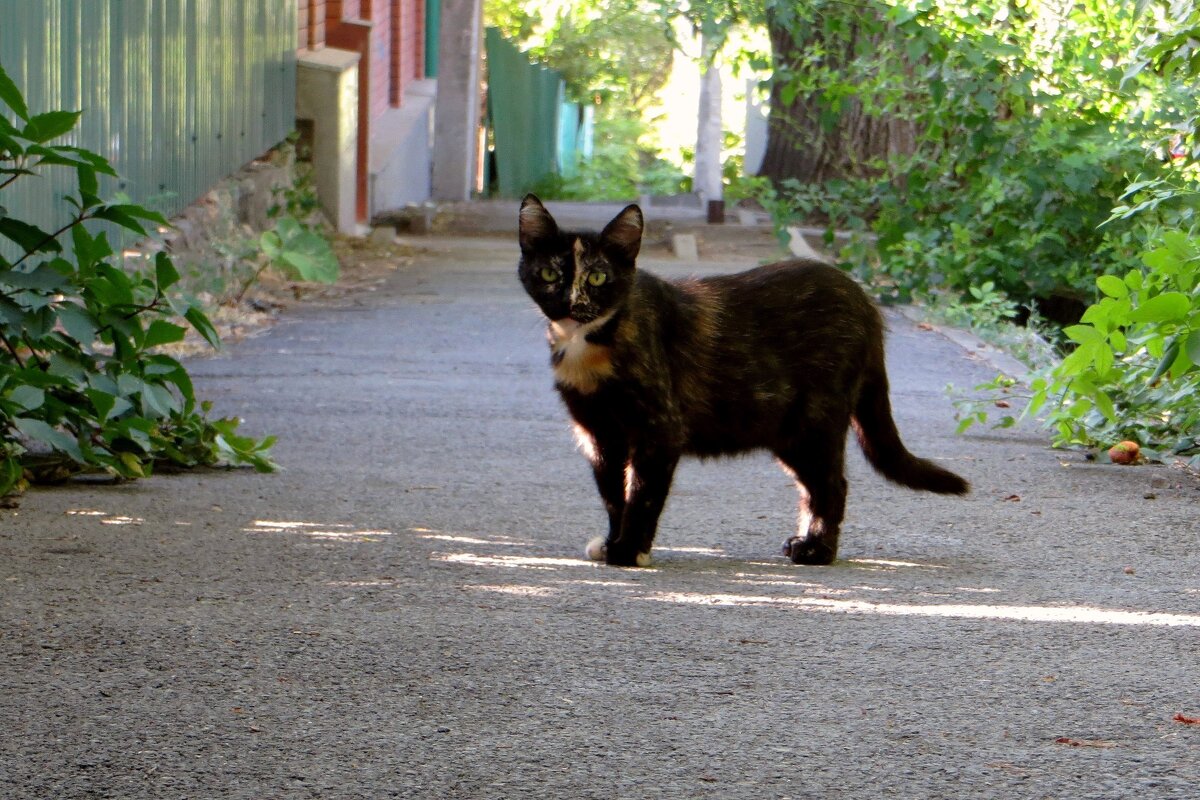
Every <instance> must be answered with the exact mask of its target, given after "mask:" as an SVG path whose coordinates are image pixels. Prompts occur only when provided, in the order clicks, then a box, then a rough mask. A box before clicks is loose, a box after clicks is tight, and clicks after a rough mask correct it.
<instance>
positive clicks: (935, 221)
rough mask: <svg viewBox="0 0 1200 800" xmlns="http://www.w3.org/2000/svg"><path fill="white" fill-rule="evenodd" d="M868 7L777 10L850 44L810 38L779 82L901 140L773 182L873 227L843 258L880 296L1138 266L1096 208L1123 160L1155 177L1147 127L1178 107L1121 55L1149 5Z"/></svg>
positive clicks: (1076, 289) (1042, 291)
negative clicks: (902, 135)
mask: <svg viewBox="0 0 1200 800" xmlns="http://www.w3.org/2000/svg"><path fill="white" fill-rule="evenodd" d="M773 5H775V6H777V7H778V6H780V5H781V4H779V3H774V4H773ZM875 5H877V6H878V13H874V14H866V15H859V14H858V13H857V12H856V11H855V9H854V7H853V4H842V3H838V2H836V1H835V0H825V1H824V2H821V1H818V2H815V3H813V4H809V5H808V6H805V7H804V8H803V9H800V8H799V7H797V9H793V10H791V11H789V13H791V14H792V15H793V16H792V17H791V19H792V21H791V23H790V24H791V25H792V28H793V30H794V31H795V32H796V34H797V35H798V36H802V37H808V38H807V39H804V38H802V39H800V41H805V42H806V43H808V42H809V41H815V42H819V43H821V44H822V45H824V47H825V50H826V51H828V52H829V53H834V52H840V50H839V48H840V49H844V50H845V51H846V52H847V53H849V54H850V55H849V56H848V58H847V59H838V58H825V57H823V54H822V52H811V53H806V54H805V58H804V59H802V60H800V61H799V62H798V66H797V67H796V68H795V69H794V70H792V71H790V72H789V73H788V74H786V75H784V76H782V78H783V79H785V80H787V81H788V86H787V88H788V89H789V91H790V93H789V94H787V95H786V96H791V97H795V96H796V95H802V96H805V97H811V98H813V100H812V102H813V103H815V104H816V105H817V106H818V108H819V112H820V120H821V122H822V124H823V125H825V126H827V127H830V128H833V127H834V126H835V125H836V121H837V120H838V119H839V118H840V116H841V115H842V114H843V113H845V109H846V108H848V107H849V104H850V102H851V101H853V102H854V103H855V104H857V105H856V107H859V108H861V109H862V110H863V114H864V115H865V116H866V117H869V118H873V119H878V118H886V119H890V120H894V121H895V122H896V124H897V126H898V128H900V129H902V130H907V131H911V135H912V139H913V141H912V142H911V144H910V145H907V146H898V147H897V148H895V149H893V150H889V152H888V153H887V154H886V156H878V157H872V156H871V155H869V154H867V155H864V156H863V158H862V159H861V160H860V161H858V162H857V163H855V164H853V165H852V168H851V169H850V170H849V171H848V172H847V173H846V174H845V175H843V176H842V177H840V178H838V179H837V180H833V181H827V182H823V183H819V184H815V185H811V184H799V183H795V182H793V183H787V182H781V183H780V184H779V185H777V186H776V190H777V191H778V192H779V193H780V194H781V195H783V199H784V200H785V201H786V205H785V206H783V210H784V211H785V212H788V211H790V213H792V214H795V215H808V216H810V218H811V217H818V218H821V219H823V220H826V221H827V222H828V223H829V224H830V225H831V226H837V227H841V228H849V229H852V230H853V229H858V230H862V231H869V232H870V233H871V234H872V236H871V237H869V238H868V237H860V238H859V239H857V240H856V241H857V244H856V246H854V247H852V248H851V249H850V250H848V251H847V252H846V253H844V259H845V261H846V262H847V263H848V264H852V265H854V267H855V268H856V269H858V270H859V271H860V272H862V273H863V276H864V277H868V278H872V279H875V280H877V281H878V282H880V283H881V292H882V294H883V295H884V297H885V299H889V298H890V299H896V300H907V299H909V298H910V297H911V296H912V295H913V294H914V293H915V292H921V291H927V290H929V289H931V288H938V287H949V288H952V289H955V290H957V291H959V292H963V293H965V292H967V291H968V290H969V289H970V287H972V286H979V285H982V284H983V283H985V282H989V281H990V282H992V283H993V284H994V285H995V287H996V289H998V290H999V291H1001V292H1003V293H1005V294H1006V295H1007V296H1008V297H1010V298H1011V299H1013V300H1014V301H1017V302H1020V303H1025V302H1028V301H1029V300H1030V299H1032V298H1034V297H1044V296H1047V295H1049V294H1052V293H1055V292H1062V291H1066V292H1068V293H1074V294H1076V295H1079V296H1080V297H1081V298H1083V299H1086V298H1087V297H1088V296H1090V294H1091V292H1092V291H1093V287H1094V280H1095V278H1096V277H1097V276H1098V275H1101V274H1104V272H1106V271H1107V270H1109V269H1112V268H1116V269H1118V270H1119V271H1121V272H1124V271H1127V270H1128V269H1130V268H1133V267H1134V266H1136V264H1137V263H1138V262H1137V254H1138V252H1139V247H1140V244H1141V243H1140V241H1139V239H1138V232H1137V230H1136V228H1135V226H1133V225H1129V224H1125V223H1118V224H1112V225H1108V226H1105V227H1101V223H1103V222H1104V221H1105V219H1107V218H1108V216H1109V212H1110V210H1111V209H1112V207H1113V205H1115V204H1116V203H1117V202H1118V198H1119V197H1120V196H1121V194H1122V193H1123V191H1124V189H1125V187H1126V185H1127V184H1128V181H1129V176H1131V175H1135V174H1139V173H1140V174H1143V175H1145V176H1146V177H1147V178H1148V179H1154V178H1156V177H1160V176H1161V175H1162V173H1163V171H1164V170H1165V169H1166V165H1164V164H1163V163H1162V160H1161V158H1160V155H1161V148H1158V147H1156V146H1155V145H1156V140H1157V139H1158V138H1159V137H1160V136H1162V135H1164V134H1165V133H1166V132H1168V131H1170V130H1171V127H1170V126H1171V125H1174V124H1178V123H1179V122H1180V121H1181V120H1182V118H1183V116H1184V115H1183V112H1182V111H1181V109H1185V108H1188V107H1190V102H1189V98H1188V96H1187V91H1186V89H1185V88H1184V87H1178V86H1171V85H1169V84H1167V83H1165V82H1163V81H1161V80H1160V79H1158V78H1156V77H1154V76H1152V75H1150V74H1149V73H1148V72H1147V73H1144V74H1143V73H1130V72H1127V71H1125V70H1123V69H1121V68H1119V67H1117V66H1116V64H1119V63H1121V60H1122V59H1123V58H1124V57H1125V54H1126V53H1127V52H1128V51H1129V50H1130V49H1132V48H1133V46H1134V44H1135V42H1136V41H1137V37H1139V36H1145V35H1147V32H1148V31H1150V30H1152V21H1153V16H1152V15H1150V14H1149V13H1141V11H1142V6H1143V5H1144V4H1137V5H1136V6H1135V5H1134V4H1110V3H1102V2H1099V0H1087V2H1082V3H1075V4H1066V5H1062V6H1052V5H1045V4H1037V5H1035V4H1016V5H1014V4H1012V3H1008V2H982V3H980V2H956V1H955V0H951V1H950V2H937V3H935V2H933V0H917V1H916V2H906V3H897V4H892V3H877V4H875ZM777 14H782V12H781V11H780V12H777ZM872 26H873V27H872ZM864 27H865V28H870V29H871V30H870V31H869V35H870V37H873V38H870V41H871V42H872V43H873V46H872V47H870V48H865V47H863V46H862V42H863V41H865V40H866V39H867V38H868V37H866V36H864V35H863V34H862V33H861V31H862V30H863V29H864ZM814 30H818V31H819V32H820V33H819V35H814V34H813V33H812V31H814ZM1048 30H1053V31H1054V35H1053V36H1048V35H1047V31H1048ZM856 37H858V38H856ZM856 48H857V49H856ZM843 61H844V62H845V63H842V62H843ZM831 65H832V66H831ZM787 206H790V209H789V208H787Z"/></svg>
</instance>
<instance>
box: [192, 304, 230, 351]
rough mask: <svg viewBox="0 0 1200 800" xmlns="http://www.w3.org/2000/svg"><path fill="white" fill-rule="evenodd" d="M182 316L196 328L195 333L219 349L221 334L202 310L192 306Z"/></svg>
mask: <svg viewBox="0 0 1200 800" xmlns="http://www.w3.org/2000/svg"><path fill="white" fill-rule="evenodd" d="M183 316H184V318H185V319H187V321H188V322H190V323H191V324H192V327H193V328H195V329H196V333H198V334H200V335H201V336H203V337H204V341H206V342H208V343H209V344H210V345H212V346H213V347H214V348H215V349H217V350H220V349H221V336H220V334H218V333H217V329H216V328H214V327H213V324H212V323H211V322H209V320H208V317H207V316H206V315H205V313H204V312H203V311H201V310H200V309H199V308H197V307H196V306H192V307H190V308H189V309H188V310H187V312H186V313H185V314H184V315H183Z"/></svg>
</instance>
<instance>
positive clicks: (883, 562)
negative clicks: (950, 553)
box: [846, 558, 945, 569]
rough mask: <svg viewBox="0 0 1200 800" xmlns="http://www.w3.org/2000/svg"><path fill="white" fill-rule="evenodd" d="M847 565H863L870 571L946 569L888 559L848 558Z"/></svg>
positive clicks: (937, 565)
mask: <svg viewBox="0 0 1200 800" xmlns="http://www.w3.org/2000/svg"><path fill="white" fill-rule="evenodd" d="M846 561H847V563H850V564H862V565H863V566H865V567H867V568H868V569H869V568H871V567H890V568H892V569H899V568H901V567H919V568H921V569H945V567H944V566H942V565H941V564H918V563H916V562H915V561H895V560H893V559H887V558H847V559H846Z"/></svg>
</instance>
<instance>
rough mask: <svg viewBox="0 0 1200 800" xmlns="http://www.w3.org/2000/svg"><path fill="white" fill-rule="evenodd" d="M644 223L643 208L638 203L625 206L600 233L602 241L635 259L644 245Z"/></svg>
mask: <svg viewBox="0 0 1200 800" xmlns="http://www.w3.org/2000/svg"><path fill="white" fill-rule="evenodd" d="M643 224H644V222H643V220H642V210H641V209H640V208H638V207H637V206H636V205H631V206H625V210H624V211H622V212H621V213H620V214H617V216H615V217H613V221H612V222H610V223H608V225H606V226H605V228H604V230H603V231H602V232H601V233H600V243H601V244H602V245H604V246H605V247H608V248H611V249H613V250H615V251H617V252H618V253H620V254H621V255H622V256H624V257H625V258H626V259H628V260H629V261H633V260H635V259H636V258H637V254H638V250H640V249H641V247H642V226H643Z"/></svg>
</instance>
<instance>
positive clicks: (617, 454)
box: [580, 431, 629, 561]
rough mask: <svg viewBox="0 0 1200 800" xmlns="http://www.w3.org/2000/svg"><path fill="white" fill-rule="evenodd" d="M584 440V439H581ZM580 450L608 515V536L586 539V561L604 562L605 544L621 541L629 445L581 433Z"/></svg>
mask: <svg viewBox="0 0 1200 800" xmlns="http://www.w3.org/2000/svg"><path fill="white" fill-rule="evenodd" d="M584 437H586V439H585V438H584ZM580 438H581V440H583V444H584V450H585V452H586V453H587V456H588V460H589V461H590V462H591V464H592V476H593V477H594V478H595V479H596V488H597V489H598V490H599V492H600V499H601V500H603V501H604V510H605V512H607V514H608V536H605V537H600V536H597V537H596V538H594V539H592V540H590V541H589V542H588V545H587V555H588V558H590V559H592V560H593V561H603V560H605V556H606V553H607V552H608V548H609V545H610V544H611V543H612V542H614V541H617V540H618V539H620V538H621V521H622V519H623V517H624V515H625V465H626V463H627V462H628V460H629V445H628V444H627V442H626V440H625V438H624V437H623V436H620V435H616V434H610V435H603V436H593V435H592V434H590V433H587V432H583V431H581V435H580Z"/></svg>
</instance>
